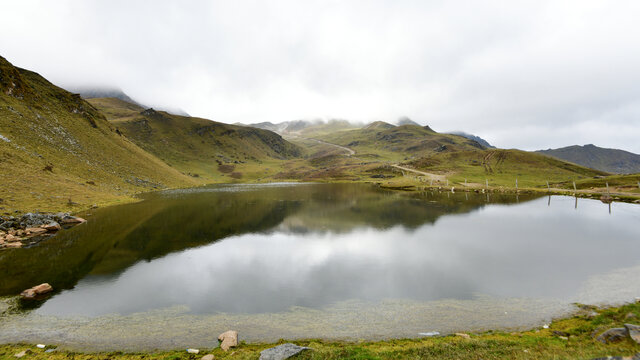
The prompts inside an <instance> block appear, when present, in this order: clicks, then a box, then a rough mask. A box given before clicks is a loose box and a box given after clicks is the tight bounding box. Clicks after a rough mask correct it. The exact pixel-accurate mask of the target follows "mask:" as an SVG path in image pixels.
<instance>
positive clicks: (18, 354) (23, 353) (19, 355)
mask: <svg viewBox="0 0 640 360" xmlns="http://www.w3.org/2000/svg"><path fill="white" fill-rule="evenodd" d="M31 352H32V351H31V350H29V349H27V350H23V351H20V352H19V353H17V354H15V355H13V356H15V357H17V358H21V357H23V356H25V355H27V354H31Z"/></svg>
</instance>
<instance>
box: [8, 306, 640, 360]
mask: <svg viewBox="0 0 640 360" xmlns="http://www.w3.org/2000/svg"><path fill="white" fill-rule="evenodd" d="M639 321H640V303H633V304H627V305H623V306H619V307H610V308H596V307H591V306H584V305H579V310H578V311H577V312H576V313H575V314H574V315H573V316H571V317H567V318H564V319H559V320H556V321H554V322H553V323H551V324H550V326H549V327H548V328H540V329H532V330H529V331H523V332H511V333H509V332H502V331H490V332H486V333H482V334H471V335H470V337H468V338H467V337H466V336H459V335H455V334H453V335H448V336H444V337H437V338H421V339H402V340H385V341H373V342H369V341H362V342H339V341H322V340H301V341H293V342H294V343H295V344H298V345H302V346H308V347H311V348H312V349H313V350H312V351H305V352H302V353H301V354H299V355H297V356H296V357H295V358H296V359H359V360H364V359H592V358H598V357H606V356H631V355H634V354H636V353H640V344H637V343H635V342H634V341H633V340H631V339H630V338H625V339H623V340H621V341H619V342H616V343H610V344H603V343H601V342H599V341H598V340H596V339H595V337H596V336H597V335H599V334H601V333H602V332H604V331H605V330H607V329H609V328H613V327H622V325H623V324H625V323H638V322H639ZM241 335H242V334H241ZM284 342H285V341H284V340H282V341H280V342H279V343H284ZM275 345H277V344H246V343H241V344H240V346H239V347H237V348H233V349H231V350H230V351H229V352H224V351H222V350H221V349H220V348H218V347H216V348H212V349H200V353H199V354H197V355H195V354H189V353H187V352H186V351H185V350H176V351H168V352H156V353H120V352H111V353H77V352H70V351H65V350H60V351H57V350H56V351H53V352H49V353H45V349H39V348H36V347H35V345H4V346H0V359H15V357H14V355H15V354H16V353H19V352H21V351H23V350H27V349H29V350H31V351H32V353H29V354H27V355H25V357H23V359H54V360H55V359H70V358H71V359H78V360H80V359H82V360H84V359H87V360H89V359H123V360H125V359H126V360H134V359H158V360H160V359H162V360H170V359H175V360H177V359H200V358H202V357H203V356H204V355H205V354H213V355H214V356H215V358H216V359H258V358H259V356H260V351H262V350H264V349H267V348H270V347H273V346H275Z"/></svg>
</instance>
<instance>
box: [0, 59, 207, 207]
mask: <svg viewBox="0 0 640 360" xmlns="http://www.w3.org/2000/svg"><path fill="white" fill-rule="evenodd" d="M0 135H1V136H2V138H0V172H1V173H2V174H3V176H2V181H1V182H0V199H1V200H0V208H1V209H0V212H11V211H15V210H21V211H32V210H35V209H39V210H42V211H50V210H61V209H65V210H74V209H79V208H86V207H88V206H90V205H91V204H94V203H97V204H103V203H113V202H114V201H118V200H120V201H124V200H126V199H129V196H130V195H131V194H133V193H135V192H140V191H149V190H153V189H160V188H165V187H177V186H188V185H194V184H196V181H194V180H193V179H191V178H189V177H187V176H184V175H183V174H181V173H180V172H178V171H176V170H175V169H173V168H171V167H170V166H168V165H167V164H165V163H164V162H162V161H161V160H159V159H158V158H156V157H154V156H153V155H151V154H149V153H147V152H145V151H144V150H142V149H140V148H139V147H138V146H136V145H135V144H133V143H132V142H130V141H128V140H127V139H126V138H125V137H123V136H121V135H119V134H118V133H117V132H116V131H115V128H114V127H113V126H112V125H111V124H110V123H109V122H108V121H107V119H106V118H105V117H104V115H102V114H101V113H100V112H99V111H98V110H97V109H95V108H94V107H93V106H92V105H91V104H89V103H87V102H86V101H84V100H83V99H82V98H81V97H80V96H79V95H76V94H71V93H70V92H68V91H66V90H63V89H61V88H59V87H57V86H55V85H53V84H51V83H50V82H48V81H47V80H46V79H44V78H43V77H42V76H40V75H38V74H36V73H34V72H31V71H28V70H24V69H20V68H17V67H14V66H13V65H12V64H10V63H9V62H8V61H7V60H6V59H4V58H2V57H0Z"/></svg>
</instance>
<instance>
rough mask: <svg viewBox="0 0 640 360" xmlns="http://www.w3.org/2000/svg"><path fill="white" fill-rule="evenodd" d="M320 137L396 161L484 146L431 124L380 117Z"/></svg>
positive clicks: (362, 152)
mask: <svg viewBox="0 0 640 360" xmlns="http://www.w3.org/2000/svg"><path fill="white" fill-rule="evenodd" d="M319 139H321V140H324V141H327V142H330V143H334V144H338V145H342V146H347V147H349V148H352V149H353V150H355V151H356V153H357V154H358V155H361V154H376V155H378V156H380V157H381V158H382V159H387V160H394V161H397V160H403V159H405V158H407V157H417V156H421V155H426V154H432V153H438V152H443V153H449V152H455V151H460V150H470V149H484V147H483V146H482V145H480V144H478V143H477V142H475V141H473V140H469V139H467V138H464V137H462V136H458V135H449V134H440V133H437V132H435V131H433V130H431V129H430V128H429V127H428V126H425V127H422V126H416V125H402V126H394V125H391V124H387V123H384V122H381V121H378V122H374V123H371V124H369V125H367V126H365V127H363V128H359V129H354V130H343V131H336V132H333V133H330V134H326V135H323V136H320V137H319Z"/></svg>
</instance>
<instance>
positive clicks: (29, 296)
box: [20, 283, 53, 300]
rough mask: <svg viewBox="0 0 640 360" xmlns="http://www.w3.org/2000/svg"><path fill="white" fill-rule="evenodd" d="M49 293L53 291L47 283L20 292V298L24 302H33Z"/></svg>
mask: <svg viewBox="0 0 640 360" xmlns="http://www.w3.org/2000/svg"><path fill="white" fill-rule="evenodd" d="M51 291H53V287H52V286H51V285H49V284H47V283H44V284H40V285H38V286H34V287H32V288H30V289H27V290H25V291H23V292H21V293H20V296H21V297H22V298H23V299H24V300H33V299H35V298H36V297H38V296H40V295H44V294H47V293H49V292H51Z"/></svg>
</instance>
